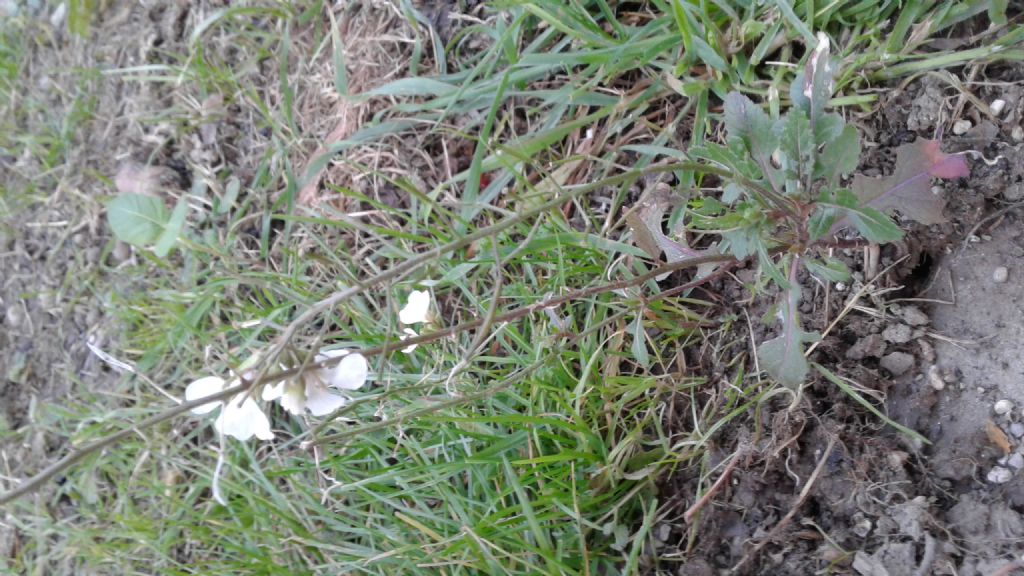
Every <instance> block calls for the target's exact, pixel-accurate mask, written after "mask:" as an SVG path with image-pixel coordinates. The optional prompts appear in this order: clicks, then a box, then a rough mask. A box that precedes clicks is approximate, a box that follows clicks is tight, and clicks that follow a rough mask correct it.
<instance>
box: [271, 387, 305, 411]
mask: <svg viewBox="0 0 1024 576" xmlns="http://www.w3.org/2000/svg"><path fill="white" fill-rule="evenodd" d="M278 402H280V404H281V407H282V408H284V409H285V410H287V411H289V412H291V413H292V414H294V415H296V416H302V414H303V411H304V410H305V409H306V386H305V385H303V384H301V383H299V382H294V381H291V380H289V381H288V382H286V383H285V386H284V393H283V394H282V395H281V398H280V399H279V400H278Z"/></svg>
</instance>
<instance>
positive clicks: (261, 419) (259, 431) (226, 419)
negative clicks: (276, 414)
mask: <svg viewBox="0 0 1024 576" xmlns="http://www.w3.org/2000/svg"><path fill="white" fill-rule="evenodd" d="M215 425H216V427H217V431H218V432H220V433H221V434H226V435H228V436H231V437H232V438H237V439H239V440H248V439H249V438H252V437H253V436H256V437H257V438H260V439H261V440H270V439H272V438H273V437H274V433H273V432H271V431H270V420H269V419H268V418H267V415H266V414H264V413H263V410H261V409H260V406H259V404H257V403H256V401H255V400H253V399H252V398H245V399H244V400H243V395H241V394H240V395H238V396H235V397H234V398H232V399H231V400H230V401H229V402H228V403H227V404H225V405H224V410H223V411H222V412H221V413H220V416H219V417H217V422H216V424H215Z"/></svg>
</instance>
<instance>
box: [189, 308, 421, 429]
mask: <svg viewBox="0 0 1024 576" xmlns="http://www.w3.org/2000/svg"><path fill="white" fill-rule="evenodd" d="M398 319H399V320H400V321H401V322H402V324H404V325H406V326H407V327H406V328H405V329H404V332H405V334H406V335H405V336H403V337H402V339H403V340H404V339H405V338H408V337H410V336H417V333H416V331H415V330H413V329H411V328H408V326H409V325H412V324H422V323H427V322H430V319H431V318H430V292H427V291H426V290H413V291H412V292H411V293H410V294H409V300H408V301H407V302H406V305H405V306H404V307H403V308H402V309H401V310H400V311H399V312H398ZM414 348H416V346H415V345H412V346H408V347H406V348H405V350H403V352H411V351H412V350H413V349H414ZM332 358H340V360H339V361H338V363H337V364H335V365H334V366H333V367H330V368H318V369H315V370H304V371H303V372H302V374H299V375H298V376H296V377H294V378H291V379H286V380H281V381H280V382H277V383H275V384H267V385H265V386H264V387H263V390H262V391H261V392H260V397H261V398H262V399H263V400H264V401H266V402H273V401H277V402H278V403H280V404H281V407H282V408H284V409H285V410H287V411H288V412H289V413H291V414H294V415H296V416H302V415H304V414H305V413H306V411H307V410H308V411H309V413H310V414H312V415H313V416H326V415H328V414H330V413H332V412H334V411H335V410H337V409H339V408H341V407H342V406H344V405H345V404H347V403H348V401H349V398H348V397H347V396H343V395H340V394H335V393H334V392H332V391H331V389H332V388H333V389H335V390H345V391H352V390H358V389H360V388H362V387H363V385H364V384H366V379H367V377H368V376H369V366H368V365H367V362H366V358H365V357H364V356H363V355H362V354H358V353H354V352H352V353H350V352H349V351H348V350H320V352H319V353H318V354H317V355H316V358H315V361H316V362H317V363H321V362H325V361H327V360H330V359H332ZM288 368H289V367H288V366H281V369H282V370H287V369H288ZM240 382H241V381H240V380H239V379H238V378H233V379H231V380H225V379H223V378H220V377H218V376H206V377H205V378H200V379H198V380H196V381H195V382H192V383H191V384H189V385H188V387H186V388H185V399H186V400H188V401H192V400H199V399H202V398H206V397H209V396H214V395H216V394H219V393H221V392H223V391H224V390H227V389H228V388H232V387H235V386H237V385H238V384H239V383H240ZM252 395H253V394H252V393H251V391H249V390H245V391H243V392H241V393H239V394H236V395H235V396H233V397H231V398H229V399H228V400H226V401H225V400H215V401H212V402H209V403H207V404H203V405H201V406H197V407H196V408H193V409H192V413H193V414H209V413H210V412H213V411H214V410H217V409H218V408H220V414H219V415H218V416H217V419H216V421H214V429H216V430H217V433H218V434H220V435H221V436H222V437H223V436H231V437H232V438H237V439H238V440H243V441H244V440H248V439H250V438H252V437H253V436H255V437H256V438H259V439H260V440H271V439H273V438H274V433H273V431H271V429H270V420H269V419H268V418H267V415H266V414H265V413H264V412H263V409H262V408H260V406H259V404H257V403H256V401H255V400H254V399H253V398H252Z"/></svg>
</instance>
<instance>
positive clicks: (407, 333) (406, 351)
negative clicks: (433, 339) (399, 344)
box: [398, 328, 419, 354]
mask: <svg viewBox="0 0 1024 576" xmlns="http://www.w3.org/2000/svg"><path fill="white" fill-rule="evenodd" d="M402 332H405V334H404V335H403V336H399V337H398V339H399V340H405V339H406V338H415V337H417V336H419V334H417V333H416V331H415V330H413V329H412V328H402ZM417 346H419V344H410V345H409V346H406V347H405V348H402V350H401V352H402V354H411V353H412V351H413V350H415V349H416V347H417Z"/></svg>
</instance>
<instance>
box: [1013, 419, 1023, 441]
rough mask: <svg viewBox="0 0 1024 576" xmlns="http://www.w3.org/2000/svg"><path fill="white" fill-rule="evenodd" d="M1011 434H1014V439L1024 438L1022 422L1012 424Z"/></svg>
mask: <svg viewBox="0 0 1024 576" xmlns="http://www.w3.org/2000/svg"><path fill="white" fill-rule="evenodd" d="M1010 434H1012V435H1013V437H1014V438H1020V437H1021V436H1024V424H1021V423H1020V422H1014V423H1013V424H1010Z"/></svg>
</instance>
